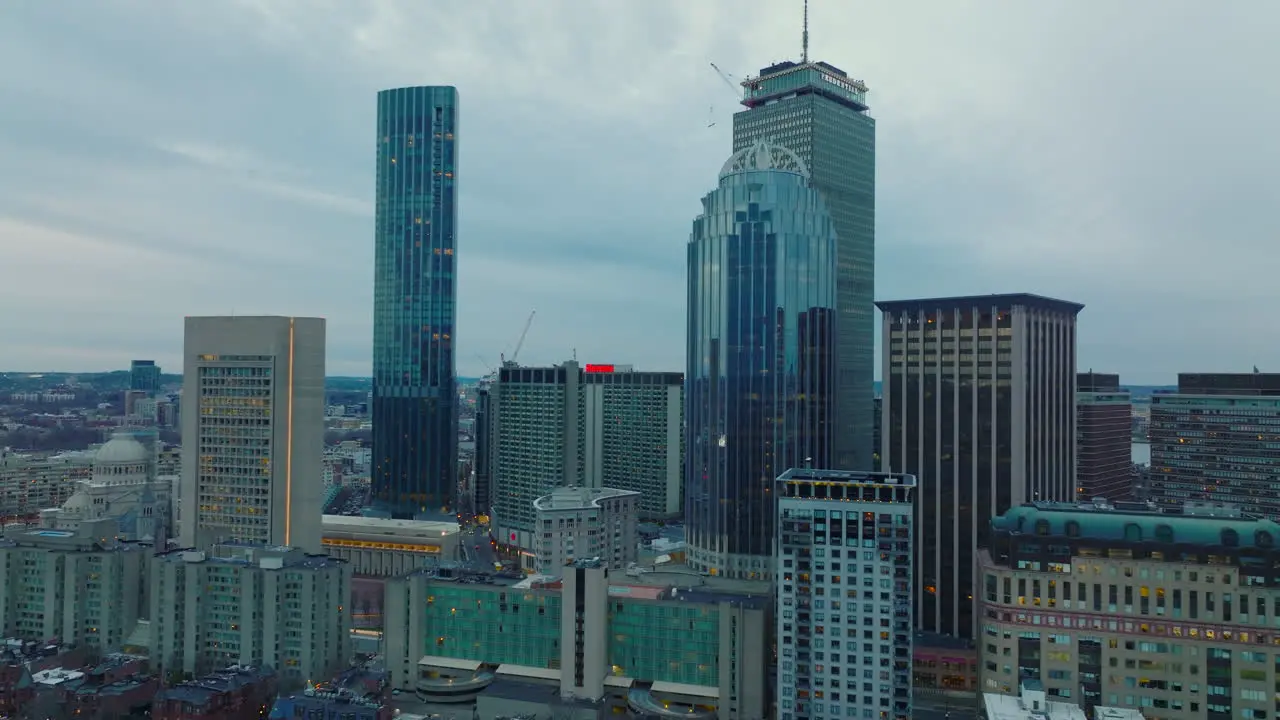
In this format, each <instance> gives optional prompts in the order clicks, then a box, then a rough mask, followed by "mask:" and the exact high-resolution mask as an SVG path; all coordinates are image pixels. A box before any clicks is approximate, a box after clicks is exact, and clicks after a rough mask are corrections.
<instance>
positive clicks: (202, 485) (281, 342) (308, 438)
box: [179, 316, 325, 552]
mask: <svg viewBox="0 0 1280 720" xmlns="http://www.w3.org/2000/svg"><path fill="white" fill-rule="evenodd" d="M184 343H185V344H184V351H183V352H184V357H185V370H184V375H183V389H182V394H183V396H184V397H186V398H187V402H188V404H189V407H188V410H187V412H184V413H183V414H182V438H183V445H184V447H185V449H186V452H184V453H182V491H181V492H180V493H179V502H180V503H181V507H180V511H179V514H180V516H181V518H182V522H181V526H180V532H181V535H180V542H181V544H182V546H183V547H188V548H195V549H198V550H203V549H207V548H208V547H209V546H210V545H213V544H215V543H221V542H227V541H233V540H235V541H243V542H247V543H257V544H266V545H285V546H291V547H299V548H302V549H303V550H306V551H307V552H320V514H321V507H320V500H321V494H322V492H323V488H322V486H321V483H320V468H321V463H322V459H323V455H324V351H325V325H324V320H323V319H321V318H293V317H251V316H238V317H188V318H187V319H186V336H185V341H184Z"/></svg>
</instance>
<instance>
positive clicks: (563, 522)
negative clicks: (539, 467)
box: [532, 487, 640, 575]
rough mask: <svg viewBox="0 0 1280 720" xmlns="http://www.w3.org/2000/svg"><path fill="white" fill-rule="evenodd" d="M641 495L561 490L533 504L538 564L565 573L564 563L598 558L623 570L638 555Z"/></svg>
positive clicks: (539, 567) (609, 490)
mask: <svg viewBox="0 0 1280 720" xmlns="http://www.w3.org/2000/svg"><path fill="white" fill-rule="evenodd" d="M639 506H640V493H638V492H632V491H630V490H618V489H616V488H607V487H606V488H584V487H562V488H556V489H555V490H553V491H551V493H549V494H547V495H544V496H542V497H540V498H538V499H537V500H534V501H533V508H534V517H535V527H537V528H538V536H539V537H538V541H537V542H538V544H537V545H536V546H535V547H534V554H535V557H534V558H532V562H533V566H534V567H535V568H536V569H537V571H538V573H540V574H542V575H560V574H561V571H562V570H563V569H564V566H565V565H568V564H570V563H572V562H574V561H576V560H590V559H592V558H597V559H599V560H601V561H602V562H603V563H604V564H605V565H606V566H608V567H609V568H610V569H613V570H623V569H625V568H626V567H627V565H629V564H631V563H634V562H635V561H636V558H637V556H638V555H639V543H640V538H639V536H638V535H637V533H636V524H637V522H638V521H639Z"/></svg>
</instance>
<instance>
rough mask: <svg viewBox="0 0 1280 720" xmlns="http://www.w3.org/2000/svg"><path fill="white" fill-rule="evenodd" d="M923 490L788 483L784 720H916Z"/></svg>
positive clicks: (795, 477)
mask: <svg viewBox="0 0 1280 720" xmlns="http://www.w3.org/2000/svg"><path fill="white" fill-rule="evenodd" d="M915 485H916V479H915V478H914V477H912V476H910V475H886V474H881V473H856V472H844V471H838V470H809V469H804V470H799V469H793V470H788V471H787V472H785V473H783V474H782V475H781V476H779V477H778V480H777V485H776V488H777V492H776V494H777V497H778V532H777V537H776V547H777V548H778V557H777V560H776V561H777V563H778V569H777V571H776V574H775V575H774V577H775V578H776V579H777V580H776V582H775V588H776V592H777V620H776V625H777V629H776V634H775V638H776V639H777V647H778V680H777V696H776V699H777V702H778V717H779V718H781V720H802V719H807V718H816V717H829V718H843V717H861V718H866V717H873V718H886V717H891V718H895V720H908V719H909V718H910V717H911V639H912V632H913V628H912V621H911V605H912V597H911V585H912V581H911V561H912V557H911V534H912V533H911V524H912V519H913V518H912V503H913V500H914V498H913V497H912V495H913V494H914V492H915ZM868 678H875V679H876V680H877V682H874V683H868V682H867V679H868Z"/></svg>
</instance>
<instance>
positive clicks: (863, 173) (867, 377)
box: [691, 57, 876, 537]
mask: <svg viewBox="0 0 1280 720" xmlns="http://www.w3.org/2000/svg"><path fill="white" fill-rule="evenodd" d="M743 88H744V97H743V100H742V104H743V105H745V106H746V107H747V109H746V110H743V111H741V112H739V113H737V114H735V115H734V116H733V150H734V152H742V151H745V150H747V149H748V148H750V147H752V146H753V145H755V144H756V143H757V142H760V141H761V140H764V141H767V142H770V143H774V144H776V145H778V146H781V147H784V148H786V149H787V150H789V151H791V152H793V153H795V154H796V155H797V156H798V157H799V159H800V161H801V162H802V163H803V164H804V166H805V167H807V168H808V170H809V173H810V184H811V186H812V187H813V188H814V189H815V190H817V191H818V193H819V194H820V195H821V196H822V198H823V200H824V201H825V205H826V209H827V211H828V212H829V213H830V215H831V223H832V226H833V227H834V230H835V235H836V238H837V243H838V251H837V252H836V253H835V255H836V262H838V263H839V264H838V267H837V269H836V287H837V289H836V305H835V307H836V308H837V309H838V313H837V314H836V321H835V323H836V329H835V333H834V336H835V342H836V346H835V347H834V348H833V350H832V353H831V357H830V358H829V360H828V362H831V363H834V364H835V367H836V370H835V374H836V377H837V378H838V379H839V380H838V382H837V383H836V385H835V390H834V392H835V398H834V403H835V411H834V416H835V428H834V430H833V432H832V436H833V439H834V442H835V448H834V453H833V455H832V457H831V462H830V463H827V462H820V461H819V460H818V459H817V458H815V459H814V467H832V468H839V469H842V470H874V469H875V467H874V466H873V465H872V461H871V453H872V449H871V396H872V393H871V386H872V374H873V371H874V369H875V354H874V353H875V307H874V306H873V304H872V301H873V300H874V299H875V242H876V238H875V232H876V230H875V228H876V222H875V220H876V121H875V119H874V118H872V117H871V116H870V115H868V114H867V111H868V109H869V107H868V105H867V92H868V91H867V86H866V84H864V83H863V82H862V81H861V80H855V79H853V78H851V77H849V76H848V75H847V74H846V73H845V72H844V71H843V70H840V69H839V68H836V67H835V66H832V65H829V64H827V63H825V62H809V59H808V57H805V58H803V60H802V62H799V63H795V62H790V61H788V62H781V63H777V64H776V65H771V66H769V67H767V68H764V69H762V70H761V71H760V74H759V75H758V76H757V77H754V78H750V79H748V80H747V81H745V82H744V83H743ZM744 209H745V208H744ZM751 220H752V221H755V220H756V219H755V218H751ZM766 222H767V221H766ZM726 267H728V266H726ZM756 277H758V278H764V277H767V276H756ZM744 280H745V276H744ZM779 305H781V304H779ZM769 310H772V307H770V306H757V307H755V308H753V310H752V312H753V313H755V314H761V313H764V312H767V311H769ZM725 350H726V351H728V348H727V347H726V348H725ZM691 377H692V375H691ZM792 466H794V465H792ZM787 467H789V466H788V465H786V464H783V463H777V464H776V472H775V473H774V474H770V475H768V476H767V477H760V478H759V479H758V482H761V483H764V484H766V485H767V484H769V483H772V482H773V477H774V475H776V474H778V473H781V472H782V471H783V470H786V469H787ZM753 482H755V480H753ZM765 536H766V537H771V535H770V533H768V532H766V533H765Z"/></svg>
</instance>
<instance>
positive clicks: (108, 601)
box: [0, 520, 151, 653]
mask: <svg viewBox="0 0 1280 720" xmlns="http://www.w3.org/2000/svg"><path fill="white" fill-rule="evenodd" d="M112 524H113V523H112V521H110V520H98V521H88V522H84V523H81V524H80V527H79V528H78V529H77V530H76V531H74V532H73V531H69V530H27V531H18V532H10V533H8V534H7V535H6V536H5V537H4V538H3V539H0V629H2V631H3V633H4V636H5V637H7V638H17V639H20V640H31V641H35V642H49V641H50V640H51V639H54V638H56V639H57V640H59V641H60V642H63V643H68V644H72V645H84V646H87V647H89V648H92V649H93V650H94V651H95V652H101V653H108V652H115V651H117V650H119V649H120V647H121V646H122V645H123V644H124V643H125V641H126V640H127V639H128V638H129V636H130V634H132V633H133V631H134V629H135V627H136V626H137V622H138V619H139V618H140V617H142V616H144V615H145V614H146V609H145V608H144V607H143V606H142V605H143V603H145V597H146V595H145V594H144V592H143V587H144V583H145V580H146V572H147V558H148V556H149V555H150V551H151V548H150V546H143V545H137V544H134V543H125V542H119V541H116V540H114V539H113V536H112V532H113V531H114V528H113V527H112Z"/></svg>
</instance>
